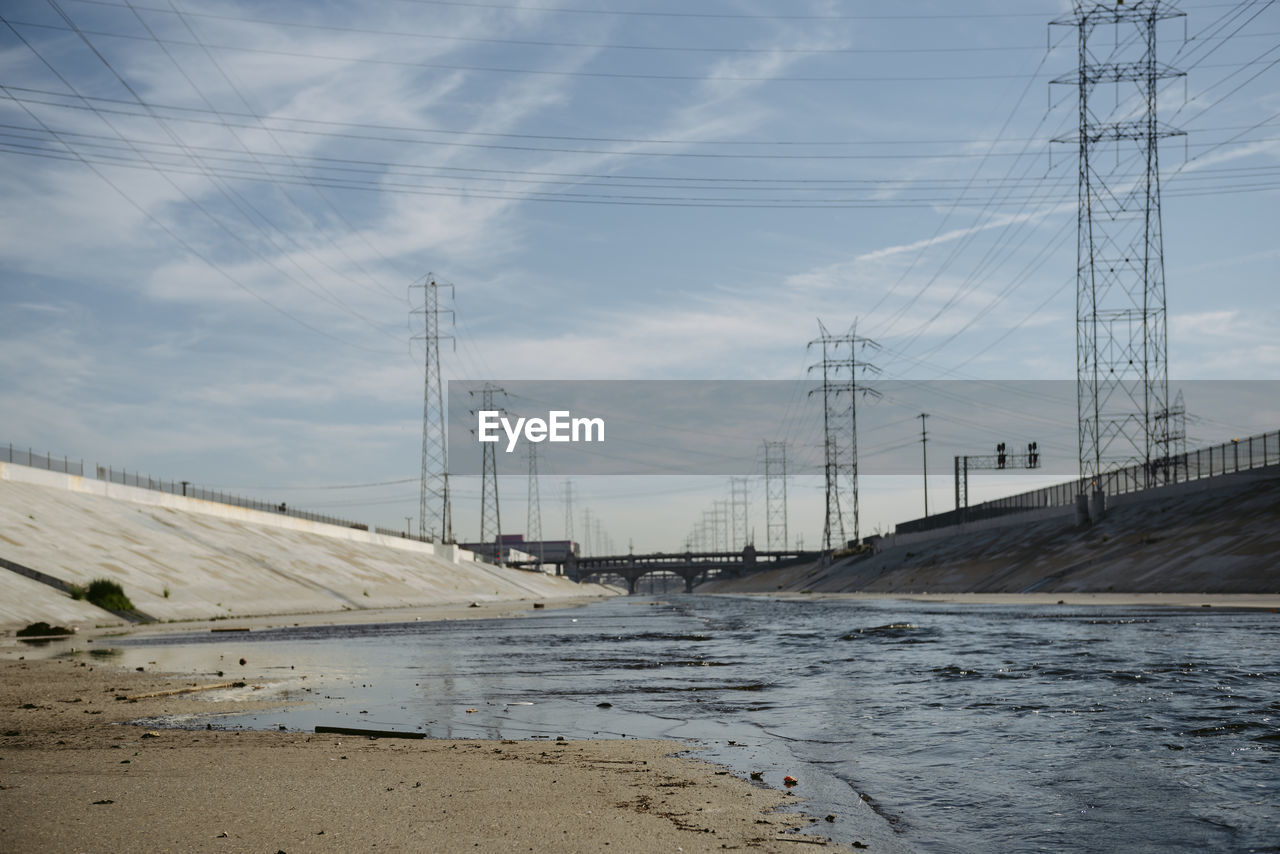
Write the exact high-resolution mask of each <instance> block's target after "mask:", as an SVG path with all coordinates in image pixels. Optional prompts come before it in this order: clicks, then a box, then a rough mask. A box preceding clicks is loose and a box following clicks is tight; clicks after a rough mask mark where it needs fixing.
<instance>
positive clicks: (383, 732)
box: [316, 724, 427, 738]
mask: <svg viewBox="0 0 1280 854" xmlns="http://www.w3.org/2000/svg"><path fill="white" fill-rule="evenodd" d="M316 732H321V733H323V732H327V733H332V734H334V735H364V736H368V737H369V738H426V737H427V734H426V733H425V732H407V731H405V730H395V729H360V728H359V727H350V726H324V725H323V724H317V725H316Z"/></svg>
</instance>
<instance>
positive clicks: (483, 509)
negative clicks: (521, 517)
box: [470, 383, 506, 563]
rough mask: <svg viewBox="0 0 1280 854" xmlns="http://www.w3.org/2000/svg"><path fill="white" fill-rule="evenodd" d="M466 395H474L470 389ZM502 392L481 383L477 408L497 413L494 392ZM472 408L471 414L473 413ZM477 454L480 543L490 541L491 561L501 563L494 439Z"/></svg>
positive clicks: (496, 457) (495, 444)
mask: <svg viewBox="0 0 1280 854" xmlns="http://www.w3.org/2000/svg"><path fill="white" fill-rule="evenodd" d="M470 394H472V395H475V392H474V391H472V392H470ZM497 394H506V391H504V390H503V389H501V388H499V387H498V386H495V385H491V384H489V383H485V384H484V385H483V386H481V388H480V410H479V411H486V412H500V413H504V414H505V412H504V410H503V409H502V408H501V407H499V406H497V405H496V404H495V403H494V402H493V398H494V395H497ZM476 412H477V410H472V412H471V414H472V415H474V414H476ZM482 444H483V445H484V447H483V449H482V450H481V456H480V542H482V543H490V542H492V543H493V547H494V560H496V561H498V562H499V563H501V562H502V514H501V512H500V510H499V507H498V454H497V448H498V443H497V442H484V443H482Z"/></svg>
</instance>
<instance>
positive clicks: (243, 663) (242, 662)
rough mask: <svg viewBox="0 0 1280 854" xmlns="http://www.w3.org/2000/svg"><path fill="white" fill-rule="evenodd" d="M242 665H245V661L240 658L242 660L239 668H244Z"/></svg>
mask: <svg viewBox="0 0 1280 854" xmlns="http://www.w3.org/2000/svg"><path fill="white" fill-rule="evenodd" d="M244 665H245V660H244V659H243V658H242V659H240V666H241V667H244Z"/></svg>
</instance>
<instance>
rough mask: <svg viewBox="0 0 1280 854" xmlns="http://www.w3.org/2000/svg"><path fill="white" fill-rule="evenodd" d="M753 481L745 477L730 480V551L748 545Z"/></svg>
mask: <svg viewBox="0 0 1280 854" xmlns="http://www.w3.org/2000/svg"><path fill="white" fill-rule="evenodd" d="M750 488H751V481H750V479H748V478H745V477H731V478H729V513H730V524H729V532H730V534H729V536H730V539H731V542H729V543H728V546H729V548H730V549H740V548H744V547H745V546H746V545H747V539H748V538H749V536H750V532H749V531H748V530H747V496H748V494H749V492H750Z"/></svg>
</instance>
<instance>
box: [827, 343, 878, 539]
mask: <svg viewBox="0 0 1280 854" xmlns="http://www.w3.org/2000/svg"><path fill="white" fill-rule="evenodd" d="M818 329H819V331H820V332H821V333H822V334H821V336H820V337H818V338H815V339H814V340H812V341H810V342H809V346H810V347H814V346H819V347H821V350H822V361H821V362H818V363H817V364H814V365H810V366H809V370H810V371H813V370H816V369H818V368H821V369H822V385H821V386H820V387H818V388H816V389H811V390H810V391H809V395H810V396H811V397H812V396H813V395H814V394H816V393H819V392H820V393H821V394H822V431H823V449H824V452H823V457H824V462H823V470H824V473H825V475H826V509H827V515H826V521H825V522H824V523H823V527H822V547H823V548H824V549H825V550H827V551H831V550H833V549H834V548H837V547H838V548H843V547H844V545H845V543H846V542H847V540H848V533H849V532H850V531H852V533H853V539H854V540H857V539H858V538H859V532H858V413H857V396H858V395H859V394H861V395H863V396H867V395H872V396H875V397H879V396H880V394H879V392H877V391H875V390H874V389H871V388H868V387H867V386H865V385H859V384H858V371H859V370H861V371H862V373H863V375H864V376H865V375H866V373H867V372H868V371H870V372H873V373H878V372H879V369H878V368H876V367H875V366H874V365H872V364H869V363H867V362H865V361H862V360H861V359H860V358H859V355H858V354H859V350H863V351H865V350H866V349H867V348H868V347H870V348H872V349H879V345H878V344H876V343H875V342H874V341H872V340H871V339H869V338H862V337H859V336H858V335H857V333H856V324H855V326H853V327H850V329H849V331H848V332H846V333H845V334H843V335H832V334H831V333H830V332H828V331H827V327H825V326H823V324H822V321H821V320H819V321H818ZM846 522H849V523H851V524H846Z"/></svg>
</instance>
